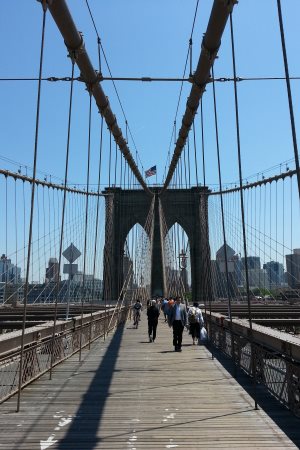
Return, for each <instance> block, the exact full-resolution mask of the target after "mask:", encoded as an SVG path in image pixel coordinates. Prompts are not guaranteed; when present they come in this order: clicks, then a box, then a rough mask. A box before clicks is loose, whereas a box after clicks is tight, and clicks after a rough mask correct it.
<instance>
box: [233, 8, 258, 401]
mask: <svg viewBox="0 0 300 450" xmlns="http://www.w3.org/2000/svg"><path fill="white" fill-rule="evenodd" d="M229 18H230V36H231V52H232V65H233V77H234V83H233V86H234V101H235V119H236V137H237V150H238V166H239V183H240V202H241V215H242V228H243V247H244V257H245V277H246V290H247V302H248V315H249V328H250V342H251V364H252V373H253V380H254V387H255V393H254V402H255V409H258V406H257V398H256V365H255V361H254V354H253V348H254V346H253V330H252V313H251V300H250V289H249V274H248V261H247V242H246V228H245V211H244V198H243V189H242V187H243V176H242V160H241V141H240V125H239V109H238V96H237V78H236V64H235V48H234V36H233V23H232V12H231V13H230V15H229Z"/></svg>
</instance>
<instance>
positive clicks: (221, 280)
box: [212, 244, 241, 298]
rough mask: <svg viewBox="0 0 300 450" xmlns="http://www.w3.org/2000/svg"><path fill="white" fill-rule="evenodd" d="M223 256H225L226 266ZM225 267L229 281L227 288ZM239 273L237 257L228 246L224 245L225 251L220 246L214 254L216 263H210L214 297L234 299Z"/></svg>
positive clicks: (236, 292) (238, 259) (236, 293)
mask: <svg viewBox="0 0 300 450" xmlns="http://www.w3.org/2000/svg"><path fill="white" fill-rule="evenodd" d="M225 250H226V251H225ZM225 254H226V256H227V264H226V257H225ZM226 265H227V271H228V281H229V283H228V286H227V274H226ZM240 273H241V270H240V258H239V255H237V254H236V252H235V250H233V248H231V247H230V246H229V245H228V244H226V249H225V246H224V245H222V247H220V248H219V250H218V251H217V253H216V261H212V277H213V287H214V291H215V295H216V297H219V298H224V297H225V298H226V297H228V294H229V295H230V296H231V297H236V296H237V295H238V284H239V278H240Z"/></svg>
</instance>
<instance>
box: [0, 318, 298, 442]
mask: <svg viewBox="0 0 300 450" xmlns="http://www.w3.org/2000/svg"><path fill="white" fill-rule="evenodd" d="M191 344H192V340H191V338H190V336H188V334H187V333H186V332H185V333H184V339H183V351H182V353H177V352H174V351H173V347H172V335H171V330H170V329H169V328H168V327H167V325H166V324H165V323H164V322H163V320H162V319H160V321H159V326H158V336H157V341H156V342H155V343H149V342H148V336H147V329H146V318H145V313H143V316H142V321H141V325H140V327H139V329H138V330H135V329H133V328H132V324H131V323H130V322H127V323H126V324H125V325H124V326H121V327H120V328H118V330H117V331H116V332H115V333H114V334H113V335H111V336H109V337H108V338H107V339H106V340H105V341H103V339H99V340H98V341H95V342H94V343H93V344H92V348H91V350H90V351H88V350H84V352H83V353H82V361H81V362H78V355H75V356H74V357H72V358H70V359H69V360H67V361H66V362H64V363H63V364H61V365H59V366H58V367H56V368H55V370H54V372H53V379H52V380H49V375H45V376H43V377H41V378H40V379H39V380H38V381H36V382H34V383H33V384H31V385H30V386H28V387H27V388H26V389H25V390H24V391H23V393H22V398H21V411H20V412H19V413H15V408H16V398H11V399H10V400H9V401H7V402H6V403H4V404H2V405H1V409H0V449H5V450H22V449H24V450H25V449H26V450H35V449H39V450H45V449H47V448H51V449H52V450H54V449H56V450H57V449H59V450H94V449H122V450H125V449H128V450H140V449H149V450H156V449H173V448H174V449H219V448H222V449H229V448H230V449H243V450H244V449H249V450H250V449H251V450H253V449H264V450H266V449H270V450H271V449H288V448H298V447H297V445H296V444H294V443H293V442H292V441H291V440H290V439H289V438H288V437H287V435H286V434H285V433H284V432H283V431H282V430H281V429H280V428H279V427H278V426H277V425H276V423H275V421H273V420H272V419H271V418H269V416H268V415H267V414H266V413H265V412H264V411H263V410H262V409H261V408H260V409H259V410H258V411H255V410H254V403H253V400H252V398H251V397H250V396H249V395H248V394H247V392H246V391H245V390H244V389H243V388H242V387H241V385H240V384H239V383H238V382H237V381H236V380H235V379H234V378H232V377H231V375H230V374H229V373H228V371H227V370H226V369H225V368H224V367H223V366H222V365H221V364H220V362H219V361H218V359H214V360H212V358H211V354H210V352H209V351H208V350H207V349H206V348H205V347H203V346H193V345H191ZM276 414H277V416H278V417H279V418H280V417H281V419H282V421H283V422H284V423H286V424H287V423H288V421H289V420H293V419H292V418H291V416H290V414H289V412H288V411H287V412H284V411H283V410H282V409H281V408H279V409H278V413H276ZM299 423H300V422H299ZM296 432H298V431H296V430H295V433H296Z"/></svg>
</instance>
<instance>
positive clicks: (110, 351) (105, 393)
mask: <svg viewBox="0 0 300 450" xmlns="http://www.w3.org/2000/svg"><path fill="white" fill-rule="evenodd" d="M124 328H125V324H121V325H120V326H119V327H118V328H117V330H116V331H115V333H114V335H113V337H112V340H111V342H110V344H109V345H108V347H107V349H106V352H105V354H104V355H103V357H102V360H101V361H100V364H99V366H98V368H97V370H96V373H95V375H94V377H93V379H92V380H91V383H90V385H89V386H87V390H86V392H85V394H84V396H83V398H82V401H81V404H80V405H79V408H78V410H77V414H76V416H75V417H74V419H73V420H72V423H71V425H70V427H69V429H68V431H67V433H66V435H65V436H64V437H63V438H62V439H61V440H60V441H59V442H58V443H57V444H56V446H55V448H56V449H57V450H63V449H64V450H65V449H66V448H73V445H74V446H75V447H76V445H78V443H79V442H81V443H82V444H83V445H84V450H92V449H94V448H96V446H97V443H98V442H99V438H98V437H97V431H98V429H99V426H100V423H101V418H102V416H103V413H104V409H105V404H106V400H107V398H108V397H109V388H110V385H111V381H112V377H113V373H114V369H115V365H116V361H117V358H118V354H119V349H120V343H121V339H122V336H123V333H124ZM91 416H92V419H93V420H89V418H91ZM87 430H88V431H87ZM86 431H87V432H88V434H87V433H86ZM82 448H83V447H82Z"/></svg>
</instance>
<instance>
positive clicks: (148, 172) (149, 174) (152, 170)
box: [145, 166, 156, 178]
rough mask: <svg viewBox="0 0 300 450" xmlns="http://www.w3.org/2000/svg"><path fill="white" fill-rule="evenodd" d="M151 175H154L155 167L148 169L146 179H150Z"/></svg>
mask: <svg viewBox="0 0 300 450" xmlns="http://www.w3.org/2000/svg"><path fill="white" fill-rule="evenodd" d="M153 175H156V166H153V167H150V169H148V170H146V172H145V176H146V178H148V177H152V176H153Z"/></svg>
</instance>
